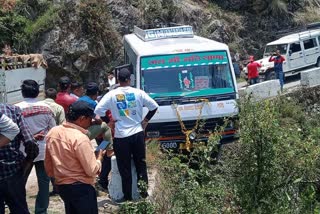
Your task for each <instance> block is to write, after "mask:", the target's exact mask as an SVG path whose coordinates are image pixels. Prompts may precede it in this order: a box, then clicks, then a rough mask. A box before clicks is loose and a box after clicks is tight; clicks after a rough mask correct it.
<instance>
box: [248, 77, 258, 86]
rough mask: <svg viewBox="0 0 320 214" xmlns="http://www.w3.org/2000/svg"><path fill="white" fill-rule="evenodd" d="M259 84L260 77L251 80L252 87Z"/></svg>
mask: <svg viewBox="0 0 320 214" xmlns="http://www.w3.org/2000/svg"><path fill="white" fill-rule="evenodd" d="M257 83H259V77H256V78H252V79H250V85H254V84H257Z"/></svg>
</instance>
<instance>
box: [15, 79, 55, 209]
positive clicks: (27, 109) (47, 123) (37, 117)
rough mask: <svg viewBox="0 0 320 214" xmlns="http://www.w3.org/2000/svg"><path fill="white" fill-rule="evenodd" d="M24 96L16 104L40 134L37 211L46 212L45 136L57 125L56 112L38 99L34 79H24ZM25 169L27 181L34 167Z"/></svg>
mask: <svg viewBox="0 0 320 214" xmlns="http://www.w3.org/2000/svg"><path fill="white" fill-rule="evenodd" d="M21 92H22V96H23V97H24V101H22V102H20V103H18V104H16V105H17V106H18V107H20V108H21V110H22V114H23V116H24V118H25V120H26V123H27V124H28V126H29V128H30V130H31V133H32V134H33V135H34V136H38V138H37V142H38V144H39V155H38V156H37V157H36V159H35V160H34V162H33V165H34V166H35V168H36V174H37V179H38V186H39V191H38V195H37V198H36V205H35V213H46V212H47V208H48V206H49V181H50V179H49V177H48V176H47V174H46V172H45V169H44V156H45V149H46V143H45V141H44V139H43V138H44V136H45V135H46V134H47V133H48V131H49V130H50V129H51V128H53V127H54V126H56V122H55V119H54V114H53V112H52V110H51V109H50V107H49V106H48V105H46V104H45V103H43V102H41V101H37V99H36V98H37V97H38V95H39V85H38V83H37V82H36V81H34V80H24V81H23V83H22V85H21ZM32 167H33V166H32V165H31V166H30V167H29V169H27V170H25V175H24V176H25V182H27V180H28V177H29V174H30V172H31V169H32Z"/></svg>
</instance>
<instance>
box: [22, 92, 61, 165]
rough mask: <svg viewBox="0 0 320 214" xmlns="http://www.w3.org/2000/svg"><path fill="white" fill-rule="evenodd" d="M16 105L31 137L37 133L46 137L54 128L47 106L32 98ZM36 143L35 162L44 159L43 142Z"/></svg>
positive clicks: (52, 115) (50, 112) (54, 124)
mask: <svg viewBox="0 0 320 214" xmlns="http://www.w3.org/2000/svg"><path fill="white" fill-rule="evenodd" d="M16 105H17V106H18V107H20V108H21V110H22V114H23V116H24V118H25V120H26V122H27V124H28V126H29V128H30V130H31V133H32V134H33V135H35V134H37V133H43V134H44V135H46V134H47V133H48V131H49V130H50V129H51V128H52V127H54V126H56V123H55V120H54V114H53V112H52V110H51V109H50V107H49V106H48V105H46V104H44V103H42V102H39V101H36V100H35V99H33V98H30V99H25V101H23V102H21V103H18V104H16ZM38 143H39V155H38V157H37V158H36V159H35V161H38V160H43V159H44V150H45V142H44V141H43V140H42V141H38Z"/></svg>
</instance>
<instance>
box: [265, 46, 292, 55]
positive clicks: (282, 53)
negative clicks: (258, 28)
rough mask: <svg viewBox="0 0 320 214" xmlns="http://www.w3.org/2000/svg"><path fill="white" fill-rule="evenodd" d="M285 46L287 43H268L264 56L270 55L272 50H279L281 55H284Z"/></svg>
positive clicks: (285, 51)
mask: <svg viewBox="0 0 320 214" xmlns="http://www.w3.org/2000/svg"><path fill="white" fill-rule="evenodd" d="M287 47H288V44H281V45H268V46H266V50H265V52H264V55H263V56H264V57H269V56H271V55H272V54H273V53H274V52H276V51H277V50H279V51H280V54H281V55H286V53H287Z"/></svg>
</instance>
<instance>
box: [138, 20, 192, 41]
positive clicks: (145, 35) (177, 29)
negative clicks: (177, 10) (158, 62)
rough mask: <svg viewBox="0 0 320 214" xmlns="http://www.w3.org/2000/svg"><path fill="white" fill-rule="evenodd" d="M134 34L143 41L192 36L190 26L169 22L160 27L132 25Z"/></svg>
mask: <svg viewBox="0 0 320 214" xmlns="http://www.w3.org/2000/svg"><path fill="white" fill-rule="evenodd" d="M133 32H134V34H135V35H136V36H138V37H139V38H140V39H142V40H143V41H145V42H148V41H153V40H159V39H168V38H191V37H193V36H194V34H193V29H192V26H190V25H178V24H174V23H172V24H170V25H169V27H166V26H165V25H162V26H161V27H160V28H151V29H142V28H140V27H138V26H134V30H133Z"/></svg>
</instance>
